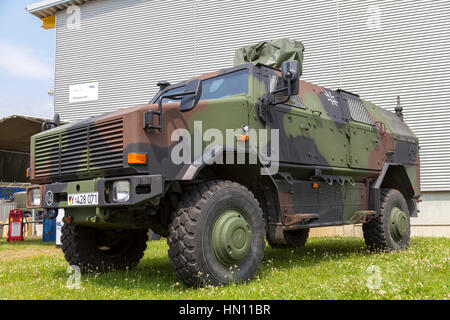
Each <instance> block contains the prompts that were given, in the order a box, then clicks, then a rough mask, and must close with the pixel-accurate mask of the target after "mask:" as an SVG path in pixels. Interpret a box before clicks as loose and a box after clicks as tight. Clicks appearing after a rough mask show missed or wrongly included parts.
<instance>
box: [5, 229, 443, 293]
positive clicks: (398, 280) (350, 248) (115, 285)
mask: <svg viewBox="0 0 450 320" xmlns="http://www.w3.org/2000/svg"><path fill="white" fill-rule="evenodd" d="M42 246H44V247H45V249H50V248H49V245H48V244H43V243H41V242H40V241H36V240H35V241H26V242H25V243H23V244H7V243H5V242H4V240H2V243H1V244H0V284H1V285H0V299H231V300H237V299H449V298H450V291H449V287H450V283H449V279H450V277H449V274H450V273H449V265H448V258H449V250H450V239H445V238H436V239H432V238H413V239H412V241H411V245H410V249H409V250H408V251H405V252H401V253H377V254H371V253H370V252H368V251H367V249H366V247H365V245H364V241H363V240H362V239H359V238H312V239H310V240H309V241H308V243H307V244H306V247H305V248H303V249H298V250H291V249H278V250H273V249H271V248H269V247H268V248H266V252H265V259H264V261H263V265H262V267H261V269H260V270H259V272H258V276H257V278H256V279H255V280H253V281H251V282H250V283H248V284H240V285H231V286H228V287H217V288H212V287H211V288H201V289H189V288H186V287H185V286H183V285H182V284H181V283H179V282H178V281H177V279H176V277H175V274H174V272H173V271H172V268H171V266H170V262H169V258H168V257H167V249H168V247H167V245H166V243H165V242H164V241H152V242H149V243H148V249H147V251H146V253H145V256H144V258H143V259H142V261H141V263H140V264H139V265H138V267H137V268H135V269H133V270H131V271H126V272H111V273H108V274H101V275H94V276H84V275H83V276H82V277H81V289H79V290H76V289H74V290H70V289H68V288H67V287H66V281H67V279H68V276H69V275H68V274H67V267H68V265H67V262H66V261H65V260H64V258H63V255H62V253H61V252H60V251H59V250H54V251H49V250H44V251H42V250H41V251H40V249H39V248H41V247H42ZM20 250H23V254H22V255H18V256H17V255H16V256H13V257H12V259H6V258H5V257H4V255H5V254H9V253H11V252H17V251H20ZM33 252H36V255H33ZM40 252H41V253H40ZM42 252H44V253H42ZM372 265H374V266H377V267H379V268H380V271H381V277H382V278H381V283H380V287H379V289H369V288H368V287H367V282H368V280H369V278H370V277H371V276H372V274H369V273H367V269H368V267H369V266H372Z"/></svg>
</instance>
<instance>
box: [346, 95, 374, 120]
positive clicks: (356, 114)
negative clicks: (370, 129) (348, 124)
mask: <svg viewBox="0 0 450 320" xmlns="http://www.w3.org/2000/svg"><path fill="white" fill-rule="evenodd" d="M347 101H348V107H349V109H350V115H351V117H352V120H353V121H356V122H362V123H365V124H368V125H371V126H374V125H375V123H374V122H373V120H372V118H371V117H370V114H369V112H368V111H367V109H366V107H365V106H364V104H363V103H362V102H361V100H357V99H352V98H348V99H347Z"/></svg>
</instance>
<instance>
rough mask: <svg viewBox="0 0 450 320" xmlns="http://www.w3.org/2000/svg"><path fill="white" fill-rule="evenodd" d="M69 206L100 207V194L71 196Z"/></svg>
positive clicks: (68, 201) (68, 198)
mask: <svg viewBox="0 0 450 320" xmlns="http://www.w3.org/2000/svg"><path fill="white" fill-rule="evenodd" d="M67 204H68V205H69V206H94V205H98V192H91V193H77V194H69V195H68V196H67Z"/></svg>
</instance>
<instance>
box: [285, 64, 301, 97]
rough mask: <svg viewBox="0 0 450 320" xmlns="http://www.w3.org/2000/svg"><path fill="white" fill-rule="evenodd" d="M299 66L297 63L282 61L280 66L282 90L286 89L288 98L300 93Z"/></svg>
mask: <svg viewBox="0 0 450 320" xmlns="http://www.w3.org/2000/svg"><path fill="white" fill-rule="evenodd" d="M299 74H300V66H299V64H298V61H296V60H291V61H284V62H283V63H282V65H281V78H282V79H283V85H282V87H283V88H287V90H288V96H289V97H291V96H296V95H298V94H299V92H300V77H299Z"/></svg>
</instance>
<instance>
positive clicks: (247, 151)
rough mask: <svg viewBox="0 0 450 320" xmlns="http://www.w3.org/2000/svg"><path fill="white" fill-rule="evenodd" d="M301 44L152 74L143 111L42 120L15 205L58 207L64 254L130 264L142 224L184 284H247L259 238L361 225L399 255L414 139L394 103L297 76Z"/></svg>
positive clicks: (410, 202)
mask: <svg viewBox="0 0 450 320" xmlns="http://www.w3.org/2000/svg"><path fill="white" fill-rule="evenodd" d="M303 50H304V48H303V45H302V44H301V43H300V42H298V41H294V40H290V39H279V40H274V41H270V42H263V43H259V44H257V45H254V46H249V47H244V48H241V49H239V50H237V52H236V58H235V65H236V66H235V67H232V68H227V69H223V70H220V71H217V72H214V73H209V74H206V75H203V76H200V77H198V78H194V79H191V80H189V81H185V82H181V83H178V84H174V85H171V84H170V83H168V82H164V81H162V82H160V83H159V84H158V85H159V86H160V91H159V93H158V94H157V95H156V96H155V97H154V98H153V99H152V101H151V102H150V103H149V104H147V105H141V106H135V107H130V108H126V109H121V110H119V111H116V112H111V113H108V114H103V115H100V116H97V117H93V118H89V119H87V120H84V121H81V122H77V123H71V124H67V125H63V126H60V125H59V121H58V119H57V117H56V118H55V120H54V123H48V124H46V125H45V126H46V127H51V128H50V129H49V130H44V131H43V132H41V133H39V134H37V135H35V136H33V137H32V139H31V160H30V163H31V168H30V169H31V178H30V181H31V182H32V183H33V184H37V185H38V187H32V188H29V189H28V190H27V194H28V204H29V206H30V207H33V206H34V207H36V206H39V207H43V208H44V210H45V212H46V215H47V216H49V217H56V214H57V212H58V210H64V214H65V218H64V227H63V235H62V243H63V245H62V249H63V251H64V254H65V257H66V259H67V261H68V262H69V263H70V264H71V265H77V266H79V267H80V269H81V270H82V271H83V272H86V273H90V272H101V271H107V270H111V269H127V268H132V267H134V266H136V265H137V264H138V263H139V260H140V259H141V258H142V256H143V253H144V251H145V249H146V242H147V240H148V237H147V230H148V229H149V228H151V229H152V230H153V231H154V232H156V233H158V234H160V235H162V236H164V237H166V238H167V243H168V245H169V256H170V259H171V262H172V266H173V269H174V270H175V272H176V274H177V276H178V278H179V279H180V280H181V281H182V282H184V283H185V284H186V285H188V286H194V287H197V286H204V285H225V284H228V283H231V282H239V283H240V282H246V281H248V280H250V279H252V278H253V277H255V275H256V272H257V270H258V268H259V266H260V264H261V261H262V259H263V256H264V247H265V243H266V241H265V240H267V242H268V243H269V245H270V246H272V247H273V248H282V247H291V248H295V247H303V246H304V245H305V243H306V241H307V239H308V234H309V230H310V229H311V228H317V227H323V226H338V225H345V224H357V223H362V224H363V232H364V238H365V241H366V244H367V246H368V248H369V249H370V250H388V251H397V250H404V249H406V248H407V247H408V243H409V238H410V217H414V216H416V215H417V206H416V204H417V202H418V201H419V198H420V175H419V147H418V139H417V137H416V136H415V135H414V134H413V133H412V132H411V130H410V129H409V128H408V126H407V125H406V124H405V123H404V121H403V114H402V108H401V106H400V101H399V103H398V104H399V105H398V106H397V109H396V111H395V113H391V112H388V111H386V110H384V109H382V108H379V107H377V106H375V105H374V104H372V103H370V102H368V101H365V100H363V99H361V98H360V97H359V96H358V95H356V94H353V93H350V92H347V91H344V90H330V89H327V88H323V87H320V86H317V85H313V84H311V83H308V82H305V81H300V76H301V74H302V63H303ZM225 137H226V138H227V139H225ZM255 137H257V138H258V139H256V140H255ZM228 138H229V139H228ZM255 141H256V143H255ZM188 143H189V144H188ZM186 145H187V147H186ZM180 159H181V160H182V161H180ZM225 159H226V161H225Z"/></svg>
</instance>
